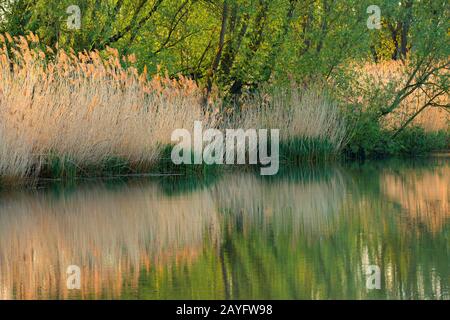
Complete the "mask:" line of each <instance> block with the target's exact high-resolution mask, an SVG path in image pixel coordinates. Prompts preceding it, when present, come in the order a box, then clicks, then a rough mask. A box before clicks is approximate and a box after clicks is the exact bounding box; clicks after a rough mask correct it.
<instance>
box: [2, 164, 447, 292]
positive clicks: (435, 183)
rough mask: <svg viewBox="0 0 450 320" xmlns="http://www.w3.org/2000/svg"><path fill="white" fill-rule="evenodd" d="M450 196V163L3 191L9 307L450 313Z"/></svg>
mask: <svg viewBox="0 0 450 320" xmlns="http://www.w3.org/2000/svg"><path fill="white" fill-rule="evenodd" d="M449 185H450V159H449V158H446V157H441V158H434V159H431V160H426V161H425V160H421V161H415V162H406V161H391V162H371V163H365V164H350V165H339V166H326V167H313V168H291V169H289V170H288V169H285V170H284V171H282V172H280V173H279V175H278V176H276V177H260V176H258V174H255V173H251V172H230V173H225V174H222V175H213V176H208V177H205V178H197V179H192V178H190V179H186V178H183V177H176V178H175V177H174V178H167V177H165V178H152V179H145V180H128V181H117V180H110V181H93V182H88V183H78V184H76V185H69V186H68V185H65V186H61V185H52V186H45V187H43V188H40V189H37V190H26V191H25V190H15V191H2V192H0V298H3V299H106V298H113V299H347V298H350V299H361V298H364V299H380V298H381V299H386V298H390V299H417V298H420V299H450V291H449V290H450V208H449V196H450V188H449ZM69 265H78V266H79V267H80V268H81V289H80V290H68V289H67V284H66V281H67V274H66V270H67V267H68V266H69ZM369 265H377V266H379V267H380V270H381V289H380V290H376V289H375V290H368V289H367V288H366V280H367V276H366V270H367V266H369Z"/></svg>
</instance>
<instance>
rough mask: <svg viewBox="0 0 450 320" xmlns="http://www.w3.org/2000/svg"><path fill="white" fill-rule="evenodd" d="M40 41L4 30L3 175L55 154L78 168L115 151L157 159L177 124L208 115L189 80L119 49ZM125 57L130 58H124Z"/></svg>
mask: <svg viewBox="0 0 450 320" xmlns="http://www.w3.org/2000/svg"><path fill="white" fill-rule="evenodd" d="M40 47H41V45H40V43H39V39H38V37H37V36H35V35H33V34H29V35H28V36H27V37H14V38H12V37H11V36H9V35H8V34H6V35H5V36H1V35H0V176H1V177H3V178H5V177H12V178H20V177H26V176H30V175H38V174H39V172H40V171H41V169H42V167H43V165H44V164H45V162H46V161H47V158H48V156H49V155H52V154H54V155H57V156H58V157H66V158H68V159H70V160H71V161H73V162H74V163H75V165H77V166H85V165H92V164H93V165H95V164H98V163H99V162H101V161H103V160H105V159H108V158H110V157H118V158H121V159H124V160H127V161H128V162H129V163H131V164H142V163H146V164H152V163H154V162H155V161H156V159H157V158H158V156H159V155H160V153H161V149H162V146H163V145H165V144H167V143H170V136H171V132H172V131H173V130H174V129H175V128H183V127H185V128H192V127H193V122H194V120H199V119H204V120H205V119H208V115H205V114H204V113H203V111H202V105H201V93H202V92H201V90H200V89H199V88H198V87H197V86H196V85H195V83H194V82H193V81H191V80H189V79H186V78H183V77H180V78H179V79H177V80H172V79H169V78H168V77H167V76H166V77H160V76H155V77H153V78H152V79H150V80H149V79H148V77H147V74H146V71H145V70H144V72H143V73H142V74H139V73H138V71H137V70H136V69H135V68H133V67H128V68H124V67H122V64H121V62H123V63H132V62H133V61H134V57H133V56H129V57H124V58H120V57H119V55H118V53H117V51H116V50H114V49H111V48H108V49H107V50H106V53H103V54H102V56H101V54H100V53H99V52H97V51H94V52H84V53H78V54H76V53H74V52H69V53H67V52H65V51H64V50H56V52H53V50H52V49H51V48H48V47H47V48H46V49H39V48H40ZM121 59H122V61H121Z"/></svg>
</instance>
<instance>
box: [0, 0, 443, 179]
mask: <svg viewBox="0 0 450 320" xmlns="http://www.w3.org/2000/svg"><path fill="white" fill-rule="evenodd" d="M372 2H373V1H369V0H364V1H360V0H348V1H331V0H313V1H303V0H183V1H179V0H110V1H98V0H78V1H73V0H63V1H53V2H48V1H45V0H38V1H35V0H33V1H32V0H3V1H1V3H0V4H1V5H0V34H3V35H2V36H1V37H0V40H1V44H0V46H1V47H0V55H1V61H0V69H1V70H0V71H1V72H0V101H1V102H0V176H1V177H3V178H11V177H12V178H14V177H18V178H23V177H29V176H50V177H73V176H78V175H89V176H91V175H97V176H98V175H121V174H127V173H136V172H149V171H151V170H154V169H155V168H158V167H160V166H161V162H164V150H163V149H164V148H165V147H166V146H168V145H170V133H171V131H172V130H173V129H174V128H181V127H185V128H191V127H192V122H193V121H194V120H202V121H204V122H205V123H207V124H208V125H209V126H210V127H217V128H225V127H243V128H279V129H281V143H282V146H281V157H282V160H284V161H285V162H291V163H303V162H305V161H308V162H317V161H323V160H327V161H328V160H331V159H337V158H341V157H342V156H343V157H350V158H373V157H386V156H394V155H408V156H416V155H423V154H427V153H430V152H432V151H436V150H448V149H449V144H450V143H449V141H450V132H449V95H448V93H449V86H450V81H449V70H450V60H449V56H450V46H449V45H448V43H450V42H449V35H450V33H449V30H450V25H449V21H450V7H449V5H448V1H445V0H423V1H420V2H419V1H414V0H405V1H401V2H398V1H391V0H380V1H377V3H376V5H377V6H378V7H379V8H380V13H381V15H380V18H381V20H380V25H381V28H380V29H370V28H368V25H367V24H368V20H370V19H372V18H371V14H370V13H367V8H368V7H369V5H372V4H373V3H372ZM73 5H75V6H77V8H79V13H80V15H79V16H78V12H77V10H75V11H73V10H69V11H67V10H68V8H69V7H70V6H73ZM68 12H69V13H68ZM372 17H373V16H372ZM78 20H79V21H78ZM370 21H371V20H370ZM370 21H369V22H370ZM78 22H79V26H77V24H78ZM74 25H75V26H76V27H73V26H74ZM188 170H191V169H188ZM192 170H193V171H194V172H199V171H201V170H204V169H202V168H192Z"/></svg>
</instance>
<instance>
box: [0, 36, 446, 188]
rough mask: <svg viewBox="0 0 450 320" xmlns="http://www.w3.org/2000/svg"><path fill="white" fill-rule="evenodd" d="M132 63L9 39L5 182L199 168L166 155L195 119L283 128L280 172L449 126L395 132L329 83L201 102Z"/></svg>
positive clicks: (403, 143) (1, 91) (395, 147)
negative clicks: (351, 104) (175, 134)
mask: <svg viewBox="0 0 450 320" xmlns="http://www.w3.org/2000/svg"><path fill="white" fill-rule="evenodd" d="M3 40H4V39H3ZM132 61H133V57H131V56H127V57H120V56H119V55H118V52H117V50H114V49H107V50H106V52H105V53H103V54H100V53H99V52H96V51H94V52H85V53H79V54H75V53H74V52H69V53H66V52H65V51H63V50H59V51H57V52H53V51H52V49H50V48H47V49H46V50H43V49H42V48H41V45H40V43H39V41H38V39H36V38H35V37H32V36H30V37H28V40H27V39H25V38H23V37H21V38H16V39H15V40H13V39H11V40H9V42H8V43H7V42H6V40H5V42H4V43H3V45H2V47H1V49H0V183H1V184H2V185H8V184H17V183H18V184H23V183H25V184H29V183H31V184H32V183H35V182H36V181H37V180H39V179H42V178H46V179H55V178H56V179H74V178H76V177H103V176H117V175H129V174H148V173H158V172H161V170H162V169H164V168H166V169H168V171H169V172H170V171H179V170H182V171H184V172H186V173H188V174H196V173H198V172H200V173H201V172H204V171H206V170H210V169H211V167H208V166H206V165H196V166H193V167H189V168H188V167H185V168H179V167H178V168H177V167H176V166H172V164H171V163H170V160H169V159H170V150H171V147H172V145H173V142H172V141H171V135H172V133H173V131H174V130H176V129H181V128H185V129H187V130H188V131H192V130H193V127H194V122H195V121H201V122H202V123H203V124H204V126H205V127H207V128H215V129H219V130H225V129H228V128H235V129H244V130H247V129H279V130H280V163H281V164H282V165H288V164H293V165H302V164H304V163H320V162H329V161H336V160H338V159H370V158H380V157H390V156H399V155H408V156H418V155H426V154H428V153H430V152H433V151H438V150H448V149H449V141H450V139H449V131H448V126H447V127H446V128H444V129H442V127H439V128H429V127H424V126H421V124H420V123H414V122H413V123H411V125H410V126H408V127H406V128H404V129H403V130H402V131H401V132H398V131H395V130H393V129H392V128H391V127H390V126H389V125H387V124H383V122H382V121H380V120H379V119H378V118H375V117H373V116H371V112H369V111H364V112H362V113H361V110H363V109H361V110H360V111H359V113H358V114H359V116H358V117H356V116H355V114H356V113H355V112H354V110H352V108H350V107H348V103H349V102H348V101H346V100H345V99H344V100H339V98H338V94H337V93H336V92H333V90H332V89H333V88H332V87H331V84H327V83H317V84H314V85H309V86H306V87H305V86H300V85H296V84H295V83H291V85H290V86H288V87H284V88H282V87H279V88H269V89H267V90H265V91H262V92H260V93H259V94H255V95H254V96H250V97H248V99H246V100H244V101H241V102H240V103H239V105H235V104H230V103H225V102H224V100H223V99H221V98H220V97H219V95H210V96H209V100H208V101H206V103H205V101H204V94H203V91H202V89H201V88H200V87H199V86H198V85H197V83H196V82H194V81H193V80H190V79H188V78H185V77H182V76H179V77H177V78H170V77H169V76H167V75H166V76H160V75H155V76H152V77H151V76H149V75H148V74H147V72H146V69H144V71H143V72H141V73H140V72H138V70H137V69H136V68H134V67H133V66H132ZM365 108H367V106H366V107H365ZM388 122H389V124H392V123H395V119H392V117H391V119H390V120H389V121H388ZM214 170H220V169H214Z"/></svg>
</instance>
